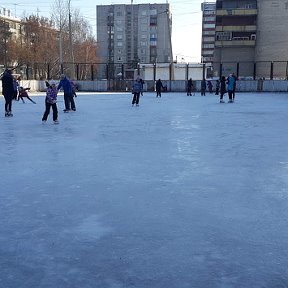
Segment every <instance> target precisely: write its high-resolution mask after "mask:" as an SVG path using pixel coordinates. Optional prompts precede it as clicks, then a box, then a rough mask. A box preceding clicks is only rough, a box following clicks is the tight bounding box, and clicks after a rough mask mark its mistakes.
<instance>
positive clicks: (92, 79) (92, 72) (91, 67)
mask: <svg viewBox="0 0 288 288" xmlns="http://www.w3.org/2000/svg"><path fill="white" fill-rule="evenodd" d="M90 69H91V81H94V70H93V64H91V66H90Z"/></svg>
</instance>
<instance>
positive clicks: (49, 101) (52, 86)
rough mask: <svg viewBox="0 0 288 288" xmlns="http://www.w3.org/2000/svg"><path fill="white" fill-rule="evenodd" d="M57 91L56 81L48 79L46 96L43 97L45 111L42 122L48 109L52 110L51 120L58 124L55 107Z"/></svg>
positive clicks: (47, 113) (46, 116)
mask: <svg viewBox="0 0 288 288" xmlns="http://www.w3.org/2000/svg"><path fill="white" fill-rule="evenodd" d="M57 93H58V90H57V88H56V83H55V81H54V80H50V82H49V87H48V88H47V92H46V98H45V107H46V109H45V112H44V114H43V117H42V122H46V121H47V118H48V115H49V113H50V109H51V107H52V110H53V121H54V123H55V124H58V123H59V122H58V109H57Z"/></svg>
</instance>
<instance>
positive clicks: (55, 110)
mask: <svg viewBox="0 0 288 288" xmlns="http://www.w3.org/2000/svg"><path fill="white" fill-rule="evenodd" d="M45 106H46V110H45V112H44V115H43V117H42V121H46V120H47V118H48V115H49V113H50V108H51V107H52V110H53V121H56V120H57V118H58V109H57V104H56V103H54V104H51V103H47V102H46V103H45Z"/></svg>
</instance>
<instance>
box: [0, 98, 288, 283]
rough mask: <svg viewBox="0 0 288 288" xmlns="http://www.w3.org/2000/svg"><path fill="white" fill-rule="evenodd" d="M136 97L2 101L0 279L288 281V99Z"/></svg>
mask: <svg viewBox="0 0 288 288" xmlns="http://www.w3.org/2000/svg"><path fill="white" fill-rule="evenodd" d="M131 97H132V96H131V94H109V93H106V94H91V95H88V94H85V95H84V94H81V93H79V96H78V98H76V105H77V112H76V113H69V114H64V113H63V112H62V109H63V97H62V96H60V97H59V103H58V107H59V110H60V113H59V121H60V124H59V125H54V124H52V115H51V114H50V116H49V119H48V122H47V123H46V124H42V123H41V117H42V114H43V112H44V97H43V95H42V96H34V97H33V99H34V100H35V101H36V102H37V104H36V105H34V104H32V103H30V102H29V101H26V104H22V103H21V102H14V103H13V106H14V107H13V112H14V117H13V118H5V117H4V108H3V105H4V101H3V98H2V97H1V99H0V108H2V109H1V117H0V149H1V153H0V163H1V164H0V175H1V178H0V181H1V188H0V219H1V222H0V223H1V226H0V287H1V288H131V287H133V288H202V287H203V288H230V287H233V288H242V287H243V288H254V287H255V288H264V287H267V288H270V287H273V288H274V287H288V249H287V243H288V186H287V184H288V183H287V182H288V133H287V130H288V129H287V122H288V95H286V94H252V93H251V94H249V93H243V94H238V95H236V97H237V99H236V102H235V103H233V104H228V103H226V104H219V103H218V98H217V97H216V96H214V95H208V96H206V97H201V96H199V94H197V95H196V96H195V97H187V96H186V95H185V94H183V93H182V94H181V93H165V94H164V93H163V95H162V98H161V99H159V98H156V97H155V94H154V93H153V94H152V93H146V94H145V95H144V96H143V97H141V100H140V101H141V102H140V107H131V104H130V103H131ZM225 100H226V101H227V98H226V99H225Z"/></svg>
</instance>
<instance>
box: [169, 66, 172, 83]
mask: <svg viewBox="0 0 288 288" xmlns="http://www.w3.org/2000/svg"><path fill="white" fill-rule="evenodd" d="M171 80H172V63H170V64H169V81H171Z"/></svg>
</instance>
